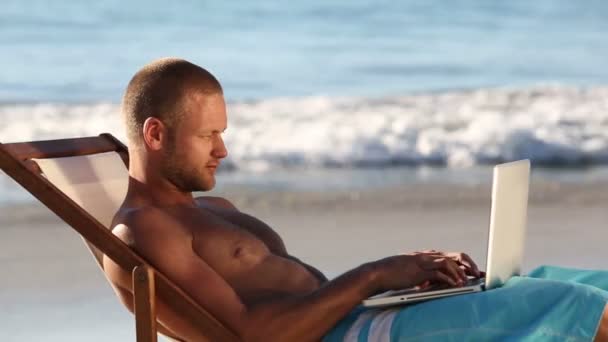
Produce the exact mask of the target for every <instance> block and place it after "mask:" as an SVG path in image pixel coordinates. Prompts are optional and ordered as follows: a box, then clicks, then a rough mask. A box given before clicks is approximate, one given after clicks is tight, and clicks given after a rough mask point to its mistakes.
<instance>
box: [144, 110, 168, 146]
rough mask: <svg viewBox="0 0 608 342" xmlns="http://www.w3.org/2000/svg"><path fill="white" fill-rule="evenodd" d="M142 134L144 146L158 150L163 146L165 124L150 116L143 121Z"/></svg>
mask: <svg viewBox="0 0 608 342" xmlns="http://www.w3.org/2000/svg"><path fill="white" fill-rule="evenodd" d="M143 135H144V143H145V144H146V147H147V148H149V149H151V150H153V151H158V150H160V149H161V147H162V146H163V140H164V139H166V136H165V125H164V124H163V123H162V122H161V121H160V120H159V119H157V118H155V117H153V116H151V117H149V118H147V119H146V121H144V127H143Z"/></svg>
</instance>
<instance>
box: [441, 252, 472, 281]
mask: <svg viewBox="0 0 608 342" xmlns="http://www.w3.org/2000/svg"><path fill="white" fill-rule="evenodd" d="M437 263H438V264H439V265H440V269H441V270H442V271H444V272H445V273H446V274H447V275H448V276H450V277H451V278H452V280H453V281H454V282H455V283H456V284H461V283H462V282H464V280H465V279H466V274H465V273H464V271H463V270H461V269H460V268H459V267H458V264H456V262H454V260H452V259H448V258H441V259H437Z"/></svg>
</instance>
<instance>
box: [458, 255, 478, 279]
mask: <svg viewBox="0 0 608 342" xmlns="http://www.w3.org/2000/svg"><path fill="white" fill-rule="evenodd" d="M461 258H462V262H466V263H467V264H468V265H467V266H469V268H470V269H471V273H473V275H474V276H476V277H479V276H481V274H480V273H479V268H478V267H477V264H475V261H473V259H471V257H470V256H469V255H468V254H465V253H462V254H461Z"/></svg>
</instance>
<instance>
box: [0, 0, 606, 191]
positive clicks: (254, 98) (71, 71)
mask: <svg viewBox="0 0 608 342" xmlns="http://www.w3.org/2000/svg"><path fill="white" fill-rule="evenodd" d="M607 17H608V4H607V3H606V2H602V1H591V2H585V3H579V2H569V1H535V2H527V1H511V2H477V1H466V2H462V3H458V4H444V3H434V2H426V1H406V2H386V1H383V2H377V1H349V2H329V3H328V2H325V1H309V2H306V3H290V4H283V3H280V2H272V1H256V2H216V3H210V2H199V1H183V2H176V3H172V4H168V3H164V2H163V3H161V2H158V3H155V2H149V1H146V2H143V1H130V2H124V1H121V2H119V1H112V0H105V1H97V2H94V3H89V2H77V1H53V2H48V1H41V0H40V1H28V2H23V1H16V0H14V1H5V2H3V6H2V8H0V41H1V44H2V50H3V53H2V54H0V65H2V66H3V68H2V70H3V71H2V73H1V77H0V122H1V125H0V141H1V142H14V141H25V140H34V139H36V140H37V139H54V138H63V137H76V136H83V135H96V134H99V133H101V132H110V133H112V134H114V135H116V136H117V137H119V138H120V139H122V140H123V141H124V139H125V136H124V130H123V127H122V124H121V121H120V115H119V113H120V98H121V96H122V93H123V91H124V88H125V86H126V84H127V82H128V81H129V79H130V77H131V76H132V75H133V73H134V72H135V71H137V70H138V69H139V68H140V67H141V66H143V65H144V64H146V63H148V62H149V61H151V60H153V59H156V58H159V57H164V56H179V57H182V58H185V59H188V60H190V61H192V62H194V63H197V64H199V65H202V66H204V67H205V68H207V69H209V70H210V71H212V72H213V73H214V74H215V75H216V76H217V77H218V78H219V79H220V81H221V82H222V84H223V86H224V89H225V94H226V98H227V101H228V111H229V129H228V131H227V133H226V136H225V139H226V143H227V146H228V149H229V157H228V158H227V160H226V161H225V163H224V165H223V167H222V169H221V170H220V171H223V173H221V174H222V176H221V177H222V179H224V180H225V182H227V183H231V182H232V183H234V182H236V180H235V179H238V180H239V182H244V183H247V184H253V185H259V186H261V187H265V186H266V185H264V184H267V183H268V182H267V181H264V179H265V177H264V176H261V177H260V175H268V174H276V175H280V174H285V173H287V174H290V175H292V174H293V173H294V172H295V173H297V174H299V175H302V176H303V175H306V174H310V173H311V172H312V173H315V170H316V173H315V174H318V175H319V177H316V178H314V177H313V181H312V182H313V183H314V184H318V187H321V188H325V187H329V188H330V189H333V188H334V187H336V186H337V187H340V186H343V185H344V184H343V183H344V182H343V181H341V183H340V184H338V183H335V182H331V181H327V180H324V179H326V178H327V179H331V178H332V176H331V175H332V174H334V173H335V172H336V171H335V169H340V170H342V171H344V170H345V169H346V170H351V171H353V172H354V173H355V174H356V175H372V178H373V174H374V172H373V171H370V169H371V170H375V172H376V174H379V176H376V178H379V179H384V178H388V179H393V180H394V179H395V177H393V178H391V177H384V176H383V174H384V173H386V172H388V173H391V172H392V173H393V174H394V173H395V171H394V170H395V168H397V169H399V170H402V171H403V175H404V176H403V177H401V179H402V180H401V181H404V182H405V181H412V180H413V181H416V180H418V179H419V178H416V177H414V178H410V177H409V175H411V174H412V173H414V174H417V172H412V170H411V169H412V168H414V169H419V168H421V167H423V168H424V167H427V166H431V167H432V168H440V169H441V168H447V169H450V170H454V169H462V168H465V169H466V168H471V167H475V166H479V165H491V164H493V163H498V162H502V161H508V160H514V159H518V158H530V159H532V161H533V165H535V166H538V167H551V168H554V169H555V168H557V169H564V168H567V169H572V168H575V169H580V170H581V172H582V173H578V174H579V175H582V174H584V172H586V171H587V170H588V169H589V168H590V167H602V165H605V164H606V163H608V129H607V128H608V101H607V100H606V99H607V98H608V96H607V95H608V69H607V68H605V61H606V60H607V58H608V44H607V40H606V36H605V34H606V32H608V20H606V19H605V18H607ZM362 169H366V171H365V172H359V171H360V170H362ZM311 170H313V171H311ZM387 170H388V171H387ZM391 170H393V171H391ZM227 171H228V172H232V173H231V174H230V175H228V174H226V172H227ZM324 172H325V173H324ZM570 174H573V175H576V174H577V173H576V172H575V173H572V172H570ZM602 174H603V173H602ZM5 178H6V177H3V178H2V180H0V188H1V189H2V190H3V191H2V192H0V193H2V194H3V195H2V196H1V197H2V199H1V200H0V202H2V203H7V202H13V201H19V200H23V199H24V198H26V197H27V196H26V197H24V196H23V195H19V193H20V191H19V190H17V189H16V188H15V187H14V185H13V184H12V183H11V181H8V180H7V179H5ZM266 178H268V177H266ZM292 178H293V179H292ZM292 178H289V177H287V178H284V179H283V180H284V181H283V182H282V183H281V184H282V186H283V187H286V188H293V189H297V188H298V187H299V186H300V184H299V183H300V182H301V177H292ZM355 178H357V177H355ZM445 178H446V177H439V179H445ZM447 178H448V179H451V178H453V177H449V176H448V177H447ZM340 179H343V178H340ZM397 179H399V177H397ZM456 179H461V178H459V177H456ZM465 179H466V177H465ZM470 179H476V177H472V178H470ZM367 183H370V184H375V185H382V184H383V183H382V182H380V183H379V184H378V183H374V182H368V181H367V180H366V178H365V177H363V178H361V177H359V178H357V183H356V184H352V185H353V186H360V185H361V184H367ZM384 185H386V184H384ZM346 186H348V185H346ZM14 194H17V195H14ZM28 200H29V199H28Z"/></svg>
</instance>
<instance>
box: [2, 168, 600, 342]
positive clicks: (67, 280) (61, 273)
mask: <svg viewBox="0 0 608 342" xmlns="http://www.w3.org/2000/svg"><path fill="white" fill-rule="evenodd" d="M214 194H215V195H224V196H226V197H228V198H229V199H231V200H232V201H233V202H234V203H235V204H236V205H237V206H238V207H239V208H240V209H241V210H242V211H245V212H247V213H250V214H253V215H256V216H258V217H259V218H261V219H263V220H264V221H266V222H267V223H269V224H270V225H271V226H272V227H274V228H275V229H276V230H277V231H278V232H279V233H280V234H281V235H282V236H283V238H284V240H285V242H286V245H287V248H288V250H289V251H290V252H291V253H292V254H293V255H295V256H297V257H299V258H301V259H302V260H304V261H306V262H308V263H310V264H312V265H315V266H317V267H319V268H320V269H321V270H322V271H324V272H326V273H327V274H328V275H329V276H330V277H334V276H336V275H338V274H340V273H341V272H344V271H346V270H348V269H350V268H352V267H354V266H357V265H359V264H361V263H363V262H366V261H369V260H374V259H378V258H382V257H384V256H388V255H391V254H394V253H400V252H407V251H414V250H421V249H428V248H434V249H443V250H458V251H465V252H467V253H469V254H470V255H471V256H472V257H473V258H474V259H475V260H477V261H478V263H479V264H480V266H482V267H483V265H485V249H486V239H487V227H488V226H487V225H488V215H489V207H490V189H489V186H479V185H472V186H471V185H436V184H435V185H432V184H410V185H402V186H395V187H392V188H379V189H373V190H358V191H334V192H320V191H317V192H289V191H283V192H281V191H261V190H255V189H251V188H245V187H240V188H239V187H232V188H225V189H224V190H221V191H216V192H214ZM607 204H608V183H604V182H594V183H589V184H585V183H578V184H564V183H556V182H552V181H542V180H541V181H538V180H537V181H535V182H534V183H533V185H532V188H531V198H530V207H529V221H528V222H529V223H528V234H527V242H526V255H525V262H524V270H530V269H532V268H534V267H535V266H538V265H541V264H552V265H562V266H571V267H581V268H598V269H599V268H606V269H608V262H607V260H608V249H607V248H606V245H607V243H608V232H607V230H606V223H607V222H608V210H607ZM0 218H1V221H0V269H1V270H2V281H1V283H0V340H2V341H33V340H45V341H55V340H56V341H81V340H85V339H86V340H87V341H108V340H112V341H114V340H120V341H122V340H133V339H134V326H133V325H134V324H133V320H132V318H131V316H130V314H128V313H127V311H126V310H125V309H123V308H122V307H121V306H120V304H119V303H118V301H117V300H116V298H115V297H114V294H113V292H112V290H111V289H110V287H109V286H108V285H107V284H106V282H105V279H104V278H103V276H102V274H101V272H100V271H99V270H98V268H97V266H96V264H95V263H94V261H93V259H92V257H91V256H90V255H89V254H88V251H87V250H86V249H85V247H84V245H83V244H82V242H81V241H80V238H79V236H78V235H77V234H76V233H75V232H74V231H72V230H71V229H70V228H69V227H67V226H66V225H65V224H63V223H62V222H61V221H60V220H59V219H58V218H56V217H55V216H54V214H52V213H51V212H50V211H49V210H48V209H46V208H45V207H43V206H42V205H40V204H36V203H27V204H19V205H12V206H8V207H4V208H0ZM85 337H86V338H85Z"/></svg>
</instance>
